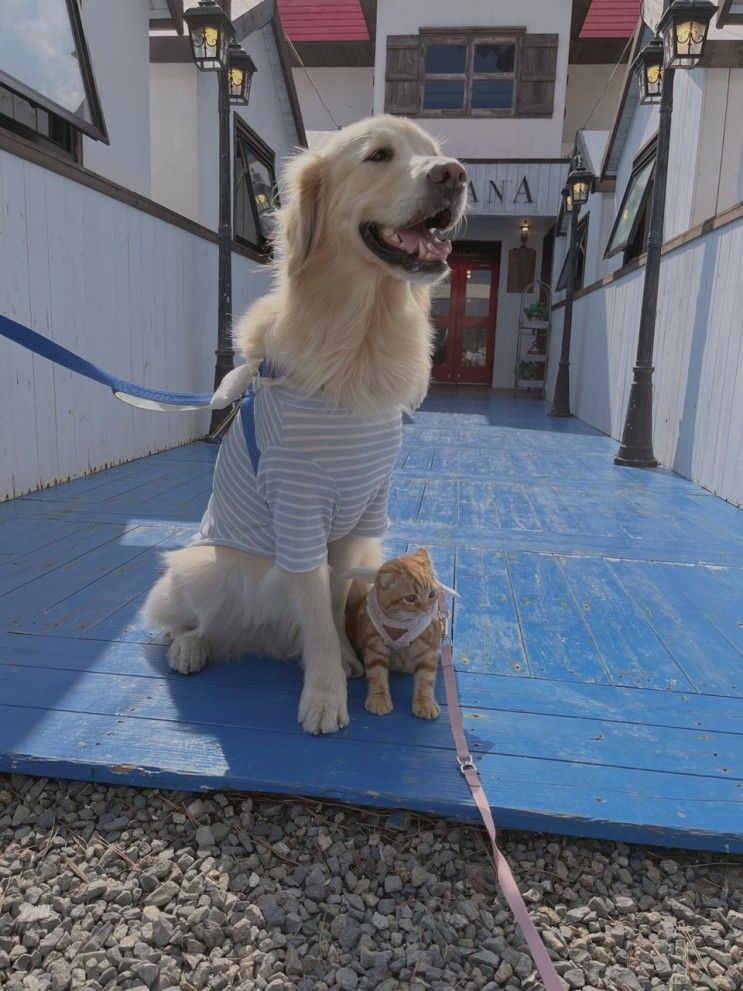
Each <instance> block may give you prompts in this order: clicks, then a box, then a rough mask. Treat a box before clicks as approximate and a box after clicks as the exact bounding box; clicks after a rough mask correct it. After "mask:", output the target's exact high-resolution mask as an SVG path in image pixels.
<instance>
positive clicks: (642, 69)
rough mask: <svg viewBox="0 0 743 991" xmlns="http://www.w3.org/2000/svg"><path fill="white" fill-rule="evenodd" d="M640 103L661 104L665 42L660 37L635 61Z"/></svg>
mask: <svg viewBox="0 0 743 991" xmlns="http://www.w3.org/2000/svg"><path fill="white" fill-rule="evenodd" d="M634 68H635V74H636V76H637V85H638V87H639V89H640V103H660V97H661V90H662V88H663V42H662V41H661V40H660V38H659V37H658V36H656V37H655V38H653V40H652V41H651V42H650V43H649V44H647V45H646V46H645V47H644V48H643V50H642V51H641V52H640V54H639V55H638V56H637V58H636V59H635V66H634Z"/></svg>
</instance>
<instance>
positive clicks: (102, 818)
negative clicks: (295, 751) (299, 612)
mask: <svg viewBox="0 0 743 991" xmlns="http://www.w3.org/2000/svg"><path fill="white" fill-rule="evenodd" d="M483 837H484V833H482V832H481V831H480V830H476V829H473V828H469V827H461V826H452V825H451V824H450V823H447V822H445V821H443V820H441V819H435V818H429V817H422V816H405V817H403V816H401V815H398V814H395V815H392V816H390V815H389V814H387V813H384V812H379V811H370V810H363V809H353V808H349V807H347V806H340V805H334V804H319V803H317V802H305V801H298V800H295V799H286V798H274V797H270V796H252V797H251V798H246V797H245V796H244V795H234V794H210V795H208V796H207V795H202V796H198V797H197V796H194V795H193V794H185V793H180V792H160V791H152V790H141V789H136V788H126V787H121V786H117V787H104V786H98V785H95V784H81V783H75V782H65V781H52V780H47V779H43V778H29V777H20V776H1V775H0V987H2V988H3V989H7V991H20V989H28V991H46V989H50V991H66V989H68V988H70V989H75V991H77V989H90V991H98V989H107V991H113V989H116V991H119V989H128V988H137V989H140V991H145V989H146V988H152V989H155V991H162V989H166V988H182V989H187V991H190V989H192V988H195V989H197V991H199V989H202V988H208V989H215V991H218V989H221V988H230V987H237V988H245V989H252V988H260V989H264V988H270V989H271V991H280V989H283V988H297V989H302V991H310V989H311V991H327V989H343V991H354V989H356V988H370V989H376V991H395V989H403V988H405V989H407V988H410V989H411V991H412V989H416V991H417V989H424V988H431V989H436V991H444V989H451V988H454V989H457V991H459V989H461V991H475V989H481V988H482V989H487V991H495V989H503V991H522V989H523V991H529V989H531V988H537V987H539V986H540V985H539V982H538V981H536V979H535V977H534V975H533V974H532V968H531V961H530V959H529V957H528V956H526V955H525V954H524V952H523V950H524V946H523V941H522V939H521V936H520V934H519V932H518V930H515V929H514V926H513V925H512V923H511V920H510V917H509V914H508V912H507V911H506V910H505V909H504V908H503V903H502V901H501V899H500V898H499V896H498V895H497V893H496V892H495V890H494V887H493V877H492V871H491V868H490V866H489V862H488V859H487V854H486V850H485V846H484V842H483ZM502 840H503V844H502V848H503V851H504V853H505V854H506V856H507V857H508V858H509V860H510V862H511V865H512V867H513V868H514V871H515V873H516V876H517V878H518V880H519V883H520V885H521V887H522V890H523V891H524V893H525V896H526V899H527V901H528V902H529V903H530V907H531V911H532V913H533V915H534V917H535V920H536V921H537V923H538V925H539V926H540V928H541V930H542V932H543V935H544V939H545V942H546V943H547V946H548V947H549V948H550V949H551V950H553V951H554V956H555V959H556V960H557V961H558V963H557V969H558V971H559V972H560V973H561V975H562V977H563V978H564V980H565V983H566V986H567V987H569V988H585V989H586V991H590V989H591V988H597V989H604V988H605V989H610V991H641V989H647V988H661V989H668V991H685V989H690V991H698V989H707V988H709V989H713V991H735V989H737V988H743V860H742V859H741V858H732V857H727V858H726V857H722V856H719V855H708V854H688V853H681V852H679V851H664V850H660V849H656V848H643V847H629V846H626V845H624V844H622V843H608V842H594V841H589V840H575V839H566V838H563V837H552V836H541V835H533V834H526V833H516V832H509V833H504V834H502Z"/></svg>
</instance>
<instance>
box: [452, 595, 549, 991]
mask: <svg viewBox="0 0 743 991" xmlns="http://www.w3.org/2000/svg"><path fill="white" fill-rule="evenodd" d="M439 615H440V616H442V617H443V618H444V622H446V617H447V616H448V615H449V612H448V610H447V608H446V595H445V594H444V592H443V591H442V590H439ZM441 666H442V668H443V671H444V687H445V689H446V704H447V706H448V707H449V722H450V723H451V731H452V736H453V737H454V743H455V746H456V748H457V763H458V764H459V770H460V771H461V772H462V774H463V775H464V779H465V781H466V782H467V784H468V785H469V789H470V791H471V792H472V797H473V799H474V800H475V805H476V806H477V808H478V811H479V812H480V815H481V816H482V821H483V822H484V823H485V828H486V829H487V831H488V836H489V837H490V846H491V850H492V856H493V862H494V865H495V872H496V876H497V878H498V884H499V885H500V889H501V891H502V892H503V894H504V895H505V898H506V901H507V902H508V906H509V908H510V909H511V911H512V912H513V916H514V918H515V919H516V921H517V922H518V924H519V926H520V928H521V932H522V933H523V934H524V938H525V939H526V942H527V945H528V947H529V949H530V950H531V957H532V960H533V961H534V963H535V964H536V968H537V970H538V971H539V976H540V977H541V978H542V981H543V983H544V987H545V991H564V988H565V985H564V983H563V981H562V979H561V978H560V976H559V975H558V973H557V971H556V970H555V968H554V965H553V963H552V961H551V960H550V958H549V955H548V953H547V950H546V948H545V945H544V943H543V942H542V937H541V936H540V935H539V933H538V932H537V928H536V926H535V925H534V923H533V922H532V921H531V918H530V917H529V913H528V911H527V909H526V905H525V904H524V899H523V898H522V897H521V892H520V891H519V889H518V885H517V884H516V880H515V878H514V876H513V873H512V872H511V868H510V867H509V866H508V861H507V860H506V858H505V857H504V856H503V854H502V853H501V852H500V850H499V849H498V844H497V842H496V833H495V823H494V821H493V815H492V813H491V811H490V805H489V803H488V799H487V796H486V794H485V790H484V788H483V786H482V783H481V781H480V775H479V773H478V771H477V768H476V767H475V763H474V761H473V760H472V755H471V754H470V752H469V749H468V747H467V738H466V736H465V734H464V725H463V723H462V709H461V707H460V705H459V696H458V694H457V682H456V676H455V674H454V655H453V651H452V640H451V636H450V635H448V634H445V636H444V638H443V640H442V641H441Z"/></svg>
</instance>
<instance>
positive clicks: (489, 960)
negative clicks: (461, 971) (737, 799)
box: [470, 950, 501, 970]
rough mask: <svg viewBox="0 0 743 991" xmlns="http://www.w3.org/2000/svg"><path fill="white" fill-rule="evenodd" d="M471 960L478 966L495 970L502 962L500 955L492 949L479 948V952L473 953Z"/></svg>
mask: <svg viewBox="0 0 743 991" xmlns="http://www.w3.org/2000/svg"><path fill="white" fill-rule="evenodd" d="M470 960H472V961H474V962H475V963H476V964H478V966H481V967H487V968H488V969H490V970H495V969H496V968H497V967H498V966H499V964H500V962H501V961H500V957H499V956H497V955H496V954H495V953H493V952H492V950H478V951H477V953H473V954H472V956H471V957H470Z"/></svg>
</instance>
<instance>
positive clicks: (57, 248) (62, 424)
mask: <svg viewBox="0 0 743 991" xmlns="http://www.w3.org/2000/svg"><path fill="white" fill-rule="evenodd" d="M233 280H234V285H235V291H234V296H235V303H234V307H233V308H234V312H235V313H236V314H239V313H240V312H241V310H243V309H244V308H245V306H246V305H247V304H248V302H249V301H250V300H251V299H253V298H255V297H256V296H258V295H260V294H261V293H262V292H263V291H264V290H265V288H266V272H265V270H264V269H262V268H260V266H255V265H253V264H252V263H251V262H250V261H249V260H248V259H246V258H244V257H242V256H235V257H234V262H233ZM216 310H217V246H216V244H213V243H211V242H209V241H206V240H204V239H202V238H200V237H198V236H197V235H195V234H191V233H189V232H187V231H184V230H182V229H180V228H178V227H175V226H173V225H171V224H168V223H167V222H165V221H163V220H159V219H156V218H155V217H152V216H150V215H149V214H146V213H143V212H141V211H139V210H136V209H134V208H133V207H130V206H127V205H125V204H123V203H121V202H118V201H117V200H114V199H111V198H109V197H107V196H105V195H103V194H102V193H99V192H96V191H94V190H92V189H88V188H87V187H84V186H81V185H79V184H78V183H75V182H73V181H71V180H69V179H66V178H64V177H61V176H58V175H56V174H54V173H52V172H48V171H47V170H45V169H42V168H40V167H39V166H37V165H34V164H31V163H29V162H25V161H23V160H21V159H20V158H17V157H15V156H13V155H11V154H8V153H6V152H1V151H0V312H2V313H4V314H6V315H7V316H9V317H11V318H12V319H14V320H17V321H19V322H20V323H23V324H26V325H27V326H30V327H32V328H33V329H34V330H36V331H38V332H39V333H41V334H44V335H45V336H48V337H51V338H52V339H53V340H55V341H56V342H58V343H59V344H62V345H64V346H65V347H68V348H70V349H71V350H73V351H75V352H77V353H78V354H81V355H83V356H84V357H86V358H88V359H89V360H91V361H93V362H95V363H96V364H99V365H102V366H103V367H104V368H106V369H108V370H109V371H111V372H113V373H114V374H116V375H119V376H120V377H122V378H127V379H131V380H133V381H135V382H138V383H141V384H144V385H150V386H155V387H160V388H164V389H172V390H177V391H185V390H198V391H205V392H206V391H209V390H210V389H211V385H212V375H213V368H214V348H215V345H216ZM0 397H1V398H0V499H2V498H7V497H12V496H15V495H20V494H22V493H25V492H29V491H33V490H34V489H37V488H39V487H41V486H45V485H50V484H53V483H54V482H56V481H58V480H60V479H62V480H64V479H67V478H72V477H76V476H79V475H83V474H85V473H86V472H89V471H92V470H95V469H99V468H102V467H105V466H106V465H111V464H116V463H118V462H122V461H127V460H130V459H133V458H138V457H142V456H144V455H146V454H149V453H151V452H153V451H156V450H161V449H163V448H168V447H173V446H175V445H178V444H183V443H186V442H188V441H190V440H193V439H195V438H197V437H200V436H203V434H204V432H205V429H206V427H207V425H208V414H206V413H168V414H165V413H153V412H147V411H143V410H137V409H133V408H132V407H129V406H126V405H124V404H123V403H121V402H120V401H118V400H117V399H115V398H114V396H113V395H112V394H111V392H110V391H109V390H108V389H107V388H106V387H104V386H101V385H98V384H97V383H93V382H89V381H88V380H87V379H84V378H81V377H80V376H78V375H75V374H73V373H71V372H67V371H65V370H63V369H60V368H58V367H57V366H55V365H52V364H51V363H50V362H48V361H46V360H44V359H42V358H37V357H34V356H33V355H31V354H30V353H29V352H27V351H25V350H23V349H22V348H20V347H18V346H17V345H15V344H11V343H10V342H8V341H6V340H4V339H3V338H0Z"/></svg>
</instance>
